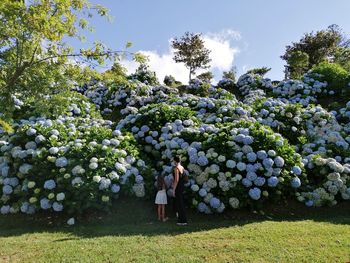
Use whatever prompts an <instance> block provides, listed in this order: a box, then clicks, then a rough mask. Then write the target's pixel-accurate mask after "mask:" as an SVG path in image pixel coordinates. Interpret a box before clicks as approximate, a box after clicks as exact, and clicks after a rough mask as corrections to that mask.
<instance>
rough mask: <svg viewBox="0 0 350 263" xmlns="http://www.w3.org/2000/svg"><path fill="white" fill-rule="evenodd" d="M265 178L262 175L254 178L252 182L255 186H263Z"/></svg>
mask: <svg viewBox="0 0 350 263" xmlns="http://www.w3.org/2000/svg"><path fill="white" fill-rule="evenodd" d="M265 181H266V180H265V178H264V177H257V178H256V179H255V180H254V184H255V185H256V186H263V185H264V184H265Z"/></svg>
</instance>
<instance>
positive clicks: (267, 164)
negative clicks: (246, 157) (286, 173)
mask: <svg viewBox="0 0 350 263" xmlns="http://www.w3.org/2000/svg"><path fill="white" fill-rule="evenodd" d="M263 165H264V167H266V168H271V167H272V165H273V160H272V159H271V158H266V159H264V160H263Z"/></svg>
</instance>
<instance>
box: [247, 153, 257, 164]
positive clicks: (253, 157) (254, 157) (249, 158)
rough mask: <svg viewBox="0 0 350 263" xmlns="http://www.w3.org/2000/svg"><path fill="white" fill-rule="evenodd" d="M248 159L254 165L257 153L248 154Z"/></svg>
mask: <svg viewBox="0 0 350 263" xmlns="http://www.w3.org/2000/svg"><path fill="white" fill-rule="evenodd" d="M247 159H248V161H249V162H251V163H254V162H255V161H256V153H255V152H250V153H248V154H247Z"/></svg>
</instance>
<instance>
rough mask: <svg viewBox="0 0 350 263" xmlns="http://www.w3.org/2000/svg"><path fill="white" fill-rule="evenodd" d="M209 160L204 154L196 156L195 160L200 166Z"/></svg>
mask: <svg viewBox="0 0 350 263" xmlns="http://www.w3.org/2000/svg"><path fill="white" fill-rule="evenodd" d="M208 163H209V161H208V159H207V157H205V156H199V157H198V160H197V164H198V165H200V166H206V165H208Z"/></svg>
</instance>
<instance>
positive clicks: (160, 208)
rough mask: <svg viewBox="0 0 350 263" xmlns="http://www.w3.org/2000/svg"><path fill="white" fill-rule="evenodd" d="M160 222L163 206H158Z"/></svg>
mask: <svg viewBox="0 0 350 263" xmlns="http://www.w3.org/2000/svg"><path fill="white" fill-rule="evenodd" d="M158 220H162V205H158Z"/></svg>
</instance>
